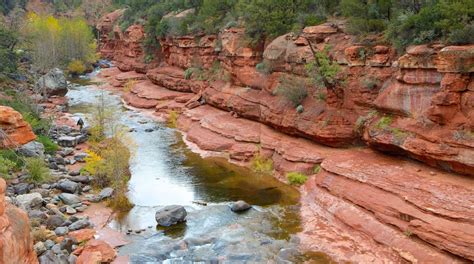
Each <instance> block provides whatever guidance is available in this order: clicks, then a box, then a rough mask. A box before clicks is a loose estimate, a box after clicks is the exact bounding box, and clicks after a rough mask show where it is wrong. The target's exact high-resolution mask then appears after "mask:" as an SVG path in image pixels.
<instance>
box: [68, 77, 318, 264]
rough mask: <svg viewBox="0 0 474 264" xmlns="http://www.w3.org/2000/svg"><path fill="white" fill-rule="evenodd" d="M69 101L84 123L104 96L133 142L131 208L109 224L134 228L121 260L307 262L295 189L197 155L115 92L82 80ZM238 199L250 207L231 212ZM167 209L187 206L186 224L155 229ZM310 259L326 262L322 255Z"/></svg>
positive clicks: (225, 163)
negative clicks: (158, 214) (128, 106)
mask: <svg viewBox="0 0 474 264" xmlns="http://www.w3.org/2000/svg"><path fill="white" fill-rule="evenodd" d="M104 93H105V96H102V95H103V94H104ZM67 96H68V98H69V105H70V112H71V113H74V114H75V115H76V116H77V117H83V118H85V119H86V120H87V115H88V114H90V112H91V109H92V107H93V106H94V105H96V104H97V103H98V101H99V98H101V97H102V98H105V99H106V101H107V106H108V107H109V108H111V109H113V111H114V112H115V113H116V114H117V116H118V122H119V123H120V124H121V125H123V126H125V127H127V131H129V132H128V133H127V135H128V137H129V138H130V139H131V141H132V142H133V144H130V146H131V149H132V150H133V153H134V155H133V157H132V158H131V161H130V170H131V174H132V176H131V179H130V181H129V192H128V197H129V199H130V201H131V202H132V203H133V204H134V205H135V206H134V207H133V209H132V210H131V211H129V212H128V213H126V214H124V215H121V216H120V217H117V219H114V220H113V221H112V222H111V223H110V226H111V227H113V228H115V229H117V230H120V231H122V232H124V233H126V232H127V231H128V232H130V230H131V231H132V234H130V235H128V236H127V238H128V239H129V240H130V241H131V243H130V244H128V245H125V246H123V247H122V248H120V250H119V255H128V256H129V257H130V260H131V262H132V263H157V262H159V263H162V262H165V263H183V262H184V263H195V262H205V263H209V262H211V263H218V262H221V263H222V262H224V263H243V262H249V263H256V262H257V263H261V262H263V263H268V262H275V261H285V260H290V261H295V262H299V261H301V260H302V258H304V257H305V256H303V255H301V254H299V253H297V252H296V249H297V243H298V240H297V239H296V238H294V234H296V233H297V232H298V231H299V230H300V223H299V217H298V199H299V193H298V191H297V190H296V189H294V188H293V187H291V186H288V185H285V184H283V183H281V182H279V181H278V180H276V179H274V178H273V177H272V176H267V175H259V174H255V173H253V172H252V171H251V170H249V169H246V168H242V167H239V166H236V165H233V164H230V163H229V162H227V160H225V159H223V158H202V157H201V156H199V155H198V154H195V153H193V152H191V151H190V150H189V148H188V147H187V145H186V144H185V143H184V142H183V141H182V139H181V135H180V134H179V132H177V131H176V130H175V129H171V128H168V127H166V125H165V124H163V123H160V122H156V121H154V120H153V119H152V118H151V117H149V116H147V114H144V113H141V112H139V111H136V110H132V109H126V108H124V107H123V105H122V102H121V100H120V97H119V96H118V95H115V94H112V93H110V92H106V91H105V92H104V91H101V90H99V89H97V87H96V86H95V85H84V84H83V83H82V84H81V85H77V86H75V87H74V88H72V89H71V90H70V92H69V93H68V94H67ZM150 131H151V132H150ZM236 200H245V201H246V202H248V203H250V204H252V205H253V208H252V209H251V210H249V211H247V212H244V213H241V214H236V213H233V212H231V210H230V208H229V203H230V202H232V201H236ZM196 201H200V204H196V203H195V202H196ZM202 203H206V204H207V205H204V204H202ZM172 204H176V205H183V206H185V207H186V210H187V211H188V216H187V221H186V222H185V223H183V224H179V225H177V226H174V227H171V228H167V229H162V228H157V227H156V221H155V218H154V216H155V212H156V210H158V209H159V208H161V207H163V206H166V205H172ZM136 230H141V231H140V233H136V232H135V231H136ZM312 259H315V260H316V262H317V263H325V262H326V258H325V257H324V256H323V255H317V256H312Z"/></svg>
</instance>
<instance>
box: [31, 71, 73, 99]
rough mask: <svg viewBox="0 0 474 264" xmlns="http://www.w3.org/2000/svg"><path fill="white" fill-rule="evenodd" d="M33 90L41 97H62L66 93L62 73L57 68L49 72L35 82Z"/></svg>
mask: <svg viewBox="0 0 474 264" xmlns="http://www.w3.org/2000/svg"><path fill="white" fill-rule="evenodd" d="M35 88H36V90H37V91H39V92H41V94H43V96H44V95H45V94H44V93H46V96H52V95H58V96H64V95H66V93H67V91H68V90H67V80H66V76H65V75H64V72H63V71H61V70H60V69H58V68H54V69H52V70H50V71H49V72H48V73H46V74H45V75H43V76H41V78H39V80H38V81H37V82H36V85H35Z"/></svg>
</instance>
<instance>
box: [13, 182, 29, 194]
mask: <svg viewBox="0 0 474 264" xmlns="http://www.w3.org/2000/svg"><path fill="white" fill-rule="evenodd" d="M13 189H14V190H15V194H25V193H28V192H29V191H30V184H28V183H26V182H22V183H19V184H17V185H15V186H14V187H13Z"/></svg>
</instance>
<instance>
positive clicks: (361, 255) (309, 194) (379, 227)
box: [299, 176, 463, 263]
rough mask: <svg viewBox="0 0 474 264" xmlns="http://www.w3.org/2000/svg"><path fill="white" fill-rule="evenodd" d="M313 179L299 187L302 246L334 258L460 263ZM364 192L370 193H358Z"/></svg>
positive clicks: (356, 260) (365, 260) (389, 261)
mask: <svg viewBox="0 0 474 264" xmlns="http://www.w3.org/2000/svg"><path fill="white" fill-rule="evenodd" d="M318 177H319V176H318ZM317 179H318V178H313V179H310V180H309V181H308V182H307V183H306V184H305V186H304V189H303V195H302V197H304V198H303V200H302V210H301V212H302V219H303V223H305V224H304V226H303V229H304V230H303V232H302V233H300V234H299V236H300V238H301V245H302V247H303V248H305V249H308V250H313V251H323V252H325V253H327V254H329V255H330V256H331V257H333V258H334V259H335V260H336V261H338V262H354V263H387V262H388V263H391V262H392V263H402V262H405V261H409V262H412V263H463V261H460V260H459V259H457V258H455V257H453V256H452V255H448V254H447V253H444V252H443V251H440V250H437V249H436V248H434V247H432V246H430V245H427V244H426V243H423V242H420V241H419V240H416V239H415V238H411V237H409V236H407V235H405V234H403V233H401V232H399V231H396V230H395V229H393V228H392V227H390V226H389V225H386V224H384V223H382V222H380V221H378V220H377V219H376V218H375V217H374V215H373V214H372V213H371V212H368V211H366V210H363V209H362V208H360V207H359V206H355V205H353V204H351V203H350V202H347V201H346V200H345V199H343V198H344V197H343V196H342V197H341V198H339V197H338V196H336V195H331V194H330V193H328V192H327V191H325V190H324V189H323V188H320V187H318V186H317V185H316V180H317ZM353 187H354V188H355V186H353ZM341 191H345V192H346V193H347V192H349V193H350V192H351V191H348V190H346V189H343V190H341ZM366 195H370V193H365V194H362V196H366ZM382 199H383V198H382ZM315 241H318V242H319V243H315Z"/></svg>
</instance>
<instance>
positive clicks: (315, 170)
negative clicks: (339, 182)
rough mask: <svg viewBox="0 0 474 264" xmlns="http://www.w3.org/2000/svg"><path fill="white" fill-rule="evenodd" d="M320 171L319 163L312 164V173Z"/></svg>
mask: <svg viewBox="0 0 474 264" xmlns="http://www.w3.org/2000/svg"><path fill="white" fill-rule="evenodd" d="M320 171H321V165H320V164H316V165H314V167H313V173H314V174H318V173H319V172H320Z"/></svg>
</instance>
